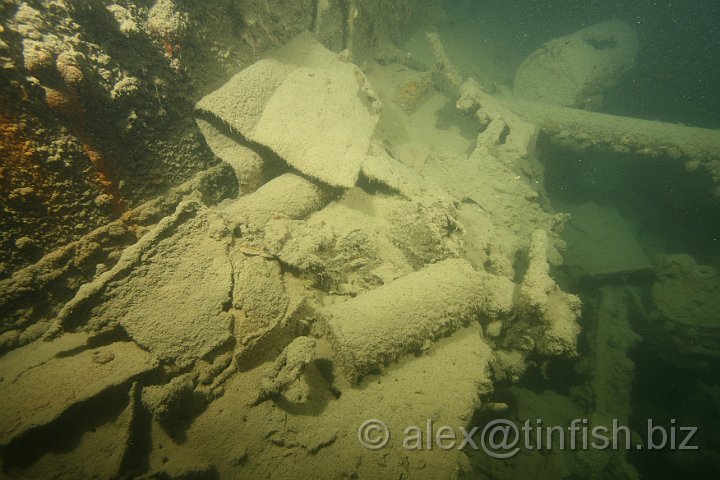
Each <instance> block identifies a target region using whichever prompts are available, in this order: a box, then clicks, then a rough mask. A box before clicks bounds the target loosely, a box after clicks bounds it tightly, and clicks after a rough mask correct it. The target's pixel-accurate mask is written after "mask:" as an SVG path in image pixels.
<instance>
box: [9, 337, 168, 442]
mask: <svg viewBox="0 0 720 480" xmlns="http://www.w3.org/2000/svg"><path fill="white" fill-rule="evenodd" d="M25 348H32V345H31V346H28V347H25ZM156 366H157V361H156V359H155V357H153V356H152V355H150V354H149V353H147V352H145V351H143V350H142V349H141V348H139V347H138V346H137V345H136V344H134V343H131V342H117V343H113V344H110V345H106V346H103V347H99V348H96V349H88V350H84V351H82V352H80V353H78V354H76V355H72V356H68V357H56V358H53V359H51V360H49V361H47V362H45V363H42V364H41V365H37V366H35V367H32V368H29V369H28V370H26V371H25V372H23V373H22V374H21V375H19V376H18V377H17V378H16V379H15V381H13V382H4V383H3V384H2V385H1V386H0V405H2V406H3V408H2V409H0V445H8V444H9V443H10V442H11V441H12V440H13V439H15V438H18V437H20V436H21V435H22V434H24V433H25V432H28V431H29V430H31V429H33V428H36V427H40V426H43V425H47V424H49V423H51V422H53V421H54V420H56V419H57V418H59V417H60V416H61V415H62V414H63V413H64V412H65V411H67V410H68V409H69V408H70V407H72V406H74V405H77V404H79V403H82V402H84V401H86V400H89V399H92V398H94V397H96V396H98V395H100V394H101V393H103V392H106V391H107V390H109V389H111V388H113V387H117V386H119V385H122V384H124V383H127V382H129V381H130V380H132V379H133V378H136V377H137V376H139V375H141V374H143V373H146V372H149V371H151V370H153V369H154V368H155V367H156Z"/></svg>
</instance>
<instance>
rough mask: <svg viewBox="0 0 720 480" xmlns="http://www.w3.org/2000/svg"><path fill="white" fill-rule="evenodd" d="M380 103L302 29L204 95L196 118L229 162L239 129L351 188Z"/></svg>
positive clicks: (352, 70) (354, 70) (361, 79)
mask: <svg viewBox="0 0 720 480" xmlns="http://www.w3.org/2000/svg"><path fill="white" fill-rule="evenodd" d="M380 108H381V104H380V102H379V101H378V100H377V98H376V97H375V94H374V93H373V92H372V89H371V88H370V85H369V83H368V82H367V79H366V78H365V76H364V75H363V73H362V71H361V70H360V69H359V68H358V67H356V66H355V65H353V64H351V63H346V62H342V61H341V60H339V59H338V57H337V55H336V54H334V53H333V52H331V51H329V50H327V49H326V48H325V47H323V46H322V45H321V44H319V43H318V42H317V41H316V40H315V39H314V38H313V37H312V35H311V34H309V33H305V34H301V35H299V36H297V37H296V38H295V39H294V40H293V41H291V42H290V43H288V44H287V45H285V46H283V47H282V48H280V49H279V50H277V51H276V52H275V53H273V54H272V55H271V56H270V57H269V58H266V59H264V60H260V61H259V62H257V63H255V64H253V65H251V66H250V67H248V68H246V69H245V70H243V71H242V72H240V73H238V74H237V75H235V76H234V77H233V78H231V79H230V80H229V81H228V82H227V83H226V84H225V85H223V86H222V87H221V88H219V89H218V90H216V91H215V92H213V93H211V94H209V95H207V96H206V97H204V98H203V99H201V100H200V101H199V102H198V104H197V106H196V116H197V117H198V118H199V119H200V120H201V122H199V126H200V128H201V130H202V131H203V133H204V134H205V138H206V140H207V141H208V144H209V145H210V147H211V148H212V149H213V150H214V151H215V153H216V154H217V155H218V156H220V158H223V159H224V160H225V159H226V158H227V161H229V162H231V163H232V162H233V160H232V158H233V157H235V155H233V153H232V149H228V145H227V138H228V137H229V136H232V135H233V134H234V135H235V136H237V134H239V135H240V136H242V137H243V139H244V140H245V141H249V142H250V143H255V144H260V145H262V146H264V147H268V148H270V149H271V150H272V151H274V152H275V153H276V154H278V155H279V156H280V157H282V158H283V159H284V160H285V161H287V162H288V163H289V164H290V165H292V166H293V167H295V168H297V169H298V170H300V171H301V172H302V173H304V174H306V175H309V176H311V177H313V178H315V179H318V180H320V181H322V182H324V183H326V184H329V185H332V186H340V187H352V186H354V185H355V182H356V181H357V178H358V175H359V173H360V168H361V163H362V161H363V159H364V156H365V155H366V154H367V152H368V149H369V147H370V140H371V138H372V135H373V131H374V130H375V125H376V124H377V121H378V118H379V113H380ZM213 129H218V130H220V131H222V132H223V134H224V136H223V135H220V136H218V135H216V134H214V132H213ZM218 139H221V140H222V141H221V142H218V141H217V140H218ZM238 148H244V147H243V146H242V145H241V144H240V143H238Z"/></svg>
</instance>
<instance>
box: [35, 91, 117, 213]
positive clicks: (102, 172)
mask: <svg viewBox="0 0 720 480" xmlns="http://www.w3.org/2000/svg"><path fill="white" fill-rule="evenodd" d="M43 88H44V89H45V103H46V104H47V106H48V107H50V109H51V110H52V111H54V112H55V113H57V114H58V115H60V116H62V117H64V118H65V119H66V120H68V123H69V125H70V127H71V129H72V131H73V133H74V134H75V136H76V137H77V139H78V140H80V143H81V144H82V147H83V151H84V152H85V155H86V156H87V158H88V160H90V162H91V163H92V164H93V166H94V167H95V172H96V173H95V180H96V182H97V183H98V185H99V186H100V189H101V191H102V192H103V194H105V195H106V196H107V198H109V199H110V202H109V203H110V204H111V205H112V206H113V210H115V213H116V214H118V215H120V214H122V213H123V212H124V211H125V206H124V202H123V201H122V200H121V197H120V194H119V192H118V191H117V189H116V188H115V186H114V184H113V182H112V181H111V180H110V176H109V175H108V169H107V165H106V163H105V161H104V159H103V154H102V152H101V151H100V148H99V146H98V145H97V142H96V141H95V140H93V138H92V135H91V134H89V133H88V132H87V130H86V128H85V111H84V109H83V106H82V102H81V100H80V96H79V95H78V92H77V90H76V89H74V88H68V89H64V90H56V89H54V88H49V87H43Z"/></svg>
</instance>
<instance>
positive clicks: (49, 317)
mask: <svg viewBox="0 0 720 480" xmlns="http://www.w3.org/2000/svg"><path fill="white" fill-rule="evenodd" d="M592 28H593V27H590V29H589V30H584V31H581V32H579V33H578V34H576V36H577V38H581V39H582V38H585V39H587V38H590V37H592V38H593V39H594V40H593V42H595V46H593V42H588V41H585V44H590V47H592V48H595V49H596V50H598V51H600V52H603V54H604V53H608V51H609V50H613V49H614V48H615V47H613V45H614V44H612V42H610V43H607V41H606V40H603V38H596V37H597V36H600V37H601V36H602V35H601V34H602V32H608V31H610V32H611V33H610V35H615V36H618V38H619V39H620V40H618V41H619V42H620V43H621V44H622V45H623V46H624V47H627V42H630V44H632V42H633V40H632V35H629V34H628V33H627V31H626V30H624V27H622V26H619V25H618V24H616V23H610V24H609V25H601V26H600V27H595V29H594V30H593V29H592ZM573 38H576V37H573ZM613 38H615V37H613ZM428 40H429V42H430V45H431V46H432V49H433V52H434V55H435V65H434V66H433V68H432V70H431V71H428V72H422V73H421V75H422V78H425V79H429V82H430V83H431V84H432V87H429V88H436V89H439V90H442V91H444V92H446V93H447V94H448V95H449V96H450V97H451V98H454V99H456V106H457V109H458V110H460V111H462V112H464V113H465V114H466V115H474V117H475V118H476V119H477V121H478V123H479V128H478V130H479V134H478V137H477V141H476V142H475V145H474V147H473V149H472V151H471V152H470V153H469V154H467V155H458V154H451V153H448V152H442V151H433V152H430V154H429V155H427V157H426V158H425V159H424V163H423V164H422V165H421V166H420V167H419V168H417V166H415V165H409V164H408V163H404V162H402V161H399V160H398V159H397V158H395V157H396V156H397V155H398V154H397V152H394V151H393V148H392V146H390V145H387V144H386V143H383V142H381V141H379V140H378V139H377V138H376V137H375V132H376V129H377V128H379V127H378V125H379V123H380V122H381V119H382V116H383V115H386V114H388V110H390V109H392V108H398V107H396V106H392V105H389V103H388V99H386V98H384V97H383V96H382V95H381V94H380V92H379V91H378V92H376V91H375V89H374V87H373V86H371V81H370V80H369V79H368V76H366V74H365V73H364V72H363V71H362V70H361V69H360V68H359V67H358V66H356V65H355V64H353V63H352V62H351V61H350V59H351V55H350V54H349V52H348V51H343V52H341V53H340V54H337V53H334V52H331V51H330V50H328V49H326V48H325V47H324V46H322V45H321V44H320V43H318V42H317V40H316V39H315V37H314V36H313V35H311V34H309V33H305V34H300V35H299V36H297V37H295V38H294V39H293V40H292V41H290V42H289V43H287V44H286V45H284V46H282V47H280V48H279V49H277V50H276V51H274V52H272V53H270V54H269V55H268V56H266V57H265V58H263V59H261V60H259V61H257V62H255V63H253V64H252V65H251V66H249V67H247V68H245V69H244V70H242V71H241V72H240V73H238V74H236V75H235V76H234V77H232V78H231V79H230V80H229V81H228V82H226V83H225V84H224V85H222V86H221V87H220V88H218V89H217V90H215V91H214V92H212V93H209V94H208V95H206V96H205V97H204V98H202V99H201V100H200V101H199V102H198V103H197V105H196V108H195V121H196V122H197V125H198V127H199V128H200V131H201V132H202V134H203V136H204V138H205V141H206V142H207V144H208V145H209V146H210V148H211V149H212V151H213V152H214V153H215V155H217V157H218V158H219V159H221V160H222V162H221V163H219V164H217V165H215V166H213V167H211V168H209V169H207V170H205V171H202V172H200V173H199V174H197V175H196V176H195V177H194V178H193V179H192V180H190V181H188V182H186V183H184V184H182V185H180V186H176V187H174V188H172V189H170V190H169V191H168V192H167V193H166V194H165V195H163V196H161V197H159V198H156V199H154V200H151V201H149V202H147V203H144V204H142V205H140V206H138V207H136V208H133V209H131V210H129V211H127V212H126V213H125V214H124V215H123V216H122V218H120V219H118V220H116V221H114V222H112V223H110V224H108V225H107V226H104V227H101V228H98V229H96V230H95V231H93V232H92V233H90V234H88V235H85V236H83V237H82V238H80V239H78V240H77V241H74V242H72V243H70V244H68V245H66V246H64V247H62V248H60V249H58V250H56V251H54V252H52V253H50V254H47V255H45V256H44V257H43V258H42V259H40V260H39V261H38V262H36V263H34V264H33V265H30V266H27V267H25V268H22V269H20V270H18V271H17V272H15V273H13V274H12V275H11V276H10V277H9V278H7V279H5V280H2V281H1V282H0V310H2V312H3V313H2V318H3V323H2V326H1V327H0V333H1V334H2V336H1V339H2V343H0V348H1V349H2V351H3V355H2V357H0V365H1V366H2V367H1V368H0V371H1V372H2V383H1V384H0V404H2V405H3V409H2V411H0V445H1V446H2V456H3V462H4V469H5V471H6V472H7V473H9V474H13V473H16V474H18V475H23V474H25V473H28V472H29V473H33V472H35V473H36V474H37V472H42V471H43V469H52V470H53V471H56V472H57V471H63V472H65V473H67V474H70V475H72V474H73V473H74V474H77V475H80V476H82V475H87V474H95V475H99V476H100V477H105V478H110V477H114V476H115V477H122V476H131V475H136V474H137V475H140V474H145V475H147V478H200V477H202V478H212V477H213V476H219V477H221V478H225V477H226V476H229V477H230V478H232V476H233V475H242V472H248V474H254V475H260V474H273V476H281V475H286V476H287V477H288V478H298V477H300V476H302V475H303V474H304V473H307V472H312V471H326V472H331V473H332V472H334V473H335V474H336V476H341V475H347V476H353V475H355V476H363V475H368V476H373V475H378V474H379V473H378V472H382V473H383V475H385V474H388V476H389V475H390V474H389V473H388V472H392V474H393V475H395V476H401V475H410V476H411V477H412V478H441V477H442V478H452V477H455V476H459V475H461V474H462V473H463V472H465V473H467V472H469V471H471V470H472V466H471V465H470V464H469V462H468V458H467V456H466V455H465V453H463V452H462V451H458V450H455V451H443V450H439V451H438V450H434V451H430V450H429V451H422V452H417V455H408V452H406V451H405V450H403V448H402V445H401V444H400V443H399V440H397V439H392V440H391V443H390V444H389V445H388V446H387V447H386V450H384V455H382V456H379V455H376V452H374V451H370V450H367V449H364V448H362V446H361V445H359V444H358V441H357V436H356V429H357V425H358V424H359V423H360V421H362V420H363V419H366V418H381V419H383V420H384V421H386V422H387V424H388V425H413V424H415V423H417V421H418V420H417V419H418V418H432V419H434V420H435V421H436V423H437V424H442V425H468V424H469V423H470V422H471V420H472V419H473V415H475V414H476V413H477V412H482V411H503V410H504V409H506V408H507V405H503V404H500V403H489V402H488V400H487V399H488V398H489V395H490V393H491V392H492V390H493V383H495V382H503V381H507V382H514V381H517V380H518V379H519V378H521V377H522V376H523V374H524V372H525V371H526V370H527V369H528V368H529V366H531V365H537V364H538V363H541V362H546V361H548V360H549V359H552V358H558V357H575V356H577V353H578V352H577V348H578V345H577V341H578V335H579V334H580V327H579V324H578V319H579V316H580V311H581V303H580V300H579V298H578V297H576V296H575V295H572V294H570V293H567V292H564V291H563V290H562V289H561V288H560V287H559V286H558V284H557V283H556V281H555V280H553V278H552V277H551V275H550V267H551V265H558V264H560V263H561V262H562V255H561V252H562V250H563V246H564V245H563V241H562V240H561V239H560V233H561V231H562V228H563V226H564V224H565V223H566V222H567V221H568V215H566V214H564V213H555V212H553V211H552V210H551V209H550V207H549V204H548V203H547V199H546V197H545V194H544V192H543V191H542V175H543V172H542V166H541V164H540V163H539V161H538V159H537V156H536V154H535V151H534V149H535V144H536V141H537V138H538V136H539V135H541V134H543V135H546V136H548V137H549V138H551V139H552V140H554V141H557V142H559V143H561V144H563V145H565V146H567V147H569V148H572V149H578V150H585V149H596V148H601V149H608V150H615V151H621V152H632V153H634V154H637V155H646V156H652V157H657V158H658V161H670V160H677V161H683V162H685V163H686V164H687V166H688V168H690V169H701V170H705V171H707V172H708V174H709V176H710V177H711V178H712V180H713V181H714V182H715V184H716V185H718V188H720V132H716V131H711V130H705V129H700V128H692V127H685V126H678V125H670V124H665V123H660V122H651V121H644V120H636V119H630V118H619V117H616V116H610V115H604V114H599V113H593V112H590V111H585V110H579V109H576V108H574V107H578V106H582V104H583V103H584V102H585V101H586V99H587V98H590V97H592V96H593V95H595V94H597V93H599V92H600V91H601V90H602V88H603V87H604V86H605V85H606V83H607V82H609V81H611V80H612V78H613V77H615V76H617V75H619V74H620V73H622V71H624V70H625V69H627V68H629V66H628V64H626V63H623V62H626V61H627V58H626V57H622V56H621V60H618V59H617V58H612V57H610V56H608V57H603V59H601V61H603V62H606V65H610V66H614V67H613V68H614V69H613V68H609V69H605V70H603V72H604V73H603V75H606V77H605V78H600V79H599V80H598V78H581V79H579V80H578V78H577V77H573V75H572V72H562V71H561V70H555V71H554V75H556V76H562V74H563V73H567V78H571V79H575V80H576V81H577V82H576V83H575V84H573V86H572V88H575V90H576V92H577V94H578V95H577V97H576V98H571V99H561V100H558V99H557V98H551V99H549V100H548V99H547V98H543V93H542V92H539V90H538V89H537V88H533V87H532V86H530V85H529V84H528V82H529V81H528V80H527V78H537V75H532V74H527V75H525V74H523V73H522V69H525V70H530V71H531V70H532V69H533V68H535V67H537V65H538V64H542V63H543V61H545V62H546V63H544V65H545V66H546V67H547V65H548V63H547V58H546V57H543V51H548V49H557V48H558V46H557V44H554V43H552V42H550V43H548V44H547V45H545V46H544V47H543V49H541V50H539V51H538V53H536V54H535V55H534V57H531V58H530V59H528V63H527V64H526V65H524V66H523V67H521V69H520V70H519V73H518V79H522V80H518V82H517V84H516V88H517V89H518V91H517V92H516V93H517V95H516V96H514V97H510V96H504V95H495V94H491V93H488V92H487V91H486V90H485V89H483V88H482V87H481V85H480V84H479V83H478V82H476V81H475V80H473V79H464V78H463V77H462V76H461V74H460V72H459V70H458V69H457V68H455V67H454V66H453V65H452V63H451V62H450V60H449V58H448V56H447V55H446V53H445V51H444V49H443V46H442V43H441V40H440V38H439V36H438V35H437V34H429V36H428ZM563 44H567V42H563ZM585 44H583V48H587V46H586V45H585ZM630 50H632V48H630ZM625 52H626V53H627V49H626V50H625ZM170 54H172V52H171V53H170ZM631 56H632V54H631ZM533 58H534V60H533ZM399 60H402V57H400V58H399ZM630 63H631V60H630ZM559 72H560V73H559ZM521 84H522V85H523V88H519V87H518V85H521ZM572 88H571V87H569V86H568V85H565V86H563V91H564V92H568V91H570V90H572ZM521 90H522V91H521ZM399 91H400V92H405V93H407V92H408V91H409V90H408V89H407V88H405V89H403V85H401V86H400V89H399ZM413 91H415V90H413ZM528 92H532V93H528ZM416 93H417V94H418V95H421V94H422V89H420V91H417V92H416ZM548 95H550V96H552V95H551V93H548ZM403 99H404V100H408V97H407V95H405V96H404V97H403ZM409 100H411V101H412V100H413V99H412V98H410V99H409ZM414 100H417V99H414ZM545 100H547V101H545ZM543 102H544V103H543ZM478 178H480V180H478ZM518 259H522V260H523V261H522V262H520V263H518ZM680 260H683V261H682V262H681V261H680ZM666 263H667V264H666V265H665V266H664V267H662V268H665V269H666V270H673V269H675V270H677V268H678V267H677V265H682V269H683V271H684V272H685V273H686V274H687V276H688V278H696V276H695V274H694V272H696V270H697V266H695V265H694V263H693V262H692V260H691V259H690V260H687V259H675V261H673V260H672V259H671V260H668V261H667V262H666ZM642 268H650V269H651V268H652V267H651V266H650V265H643V267H642ZM659 268H660V267H659ZM667 278H668V282H669V283H664V284H663V283H660V284H658V285H659V286H658V288H659V289H666V290H667V289H670V290H676V289H677V288H678V285H672V283H673V282H675V283H678V284H682V281H681V279H680V278H679V277H678V275H669V276H668V277H667ZM704 278H706V277H704ZM714 285H715V290H713V291H707V292H704V293H703V295H705V296H706V301H705V303H703V308H706V309H708V311H709V309H710V307H711V305H709V303H710V302H712V298H714V299H715V300H714V303H715V304H716V305H717V299H718V298H720V295H717V293H718V291H719V290H720V289H719V287H718V286H717V284H714ZM682 288H690V287H682ZM706 288H709V287H706ZM624 295H627V293H626V292H623V291H621V290H618V289H613V288H608V289H607V290H606V291H605V292H604V293H603V296H602V300H601V303H603V304H606V306H607V309H606V310H605V314H604V315H605V318H604V319H600V320H597V321H596V323H597V325H596V326H595V337H596V338H595V340H596V344H597V345H596V348H595V349H594V350H593V351H594V357H593V358H592V359H590V360H589V361H590V362H591V363H592V362H595V363H596V364H598V365H604V366H608V365H610V364H612V365H614V366H615V367H614V369H613V370H612V372H610V373H606V374H597V375H595V376H594V378H593V380H592V382H591V383H590V384H589V387H588V389H589V393H588V396H589V397H592V398H593V401H592V402H591V405H592V406H591V408H590V411H589V412H585V415H586V416H588V417H589V418H592V419H594V420H597V421H603V420H606V419H607V418H609V417H608V416H609V415H612V416H614V417H616V418H620V419H622V417H623V415H625V420H627V416H628V415H629V410H628V409H629V407H628V402H627V400H628V395H629V391H628V389H629V384H630V383H631V382H632V364H631V363H628V361H627V358H626V353H627V350H628V349H629V348H631V347H632V345H633V344H634V342H635V341H636V337H635V336H634V335H633V334H632V333H630V334H628V335H626V336H622V335H619V334H618V332H620V331H626V330H630V329H629V327H628V325H627V312H624V311H623V310H622V307H618V305H619V304H621V302H619V301H617V297H618V296H624ZM670 303H672V302H670ZM673 308H674V307H673V306H672V305H668V306H667V311H670V312H671V313H670V316H671V318H675V319H677V321H678V322H681V323H682V322H686V323H687V324H691V323H692V321H693V320H691V319H688V317H687V316H686V317H683V316H682V315H679V314H678V313H677V312H675V311H673ZM681 310H682V309H681ZM715 311H717V310H715ZM673 314H674V317H673V316H672V315H673ZM706 323H708V324H707V325H705V326H701V327H698V329H699V330H698V331H701V332H703V334H704V335H706V334H708V333H709V334H710V336H711V337H712V338H715V339H717V338H718V333H720V332H718V327H717V326H714V327H713V326H711V325H709V322H706ZM613 328H614V329H613ZM623 329H626V330H623ZM608 338H612V339H614V340H613V341H609V340H608ZM708 348H709V349H711V348H713V347H711V346H708ZM715 348H716V347H715ZM597 370H598V371H604V370H603V369H602V368H598V369H597ZM63 436H67V437H68V438H69V439H70V440H68V443H69V445H70V448H69V450H68V449H67V448H59V447H58V445H57V443H54V442H55V441H56V438H54V437H59V438H63ZM28 452H29V453H28ZM47 452H52V454H51V455H46V453H47ZM601 453H602V455H598V454H596V453H593V452H590V453H587V454H585V455H583V456H581V457H580V458H579V460H576V461H577V462H579V463H578V464H577V465H575V466H571V467H567V468H568V469H569V470H570V471H580V469H583V468H585V469H591V470H592V471H604V472H608V471H611V472H613V474H614V478H636V472H635V471H634V470H633V468H632V467H631V466H630V465H629V464H628V463H627V461H626V459H625V457H624V454H623V453H622V452H612V453H609V452H601ZM98 458H102V461H101V462H99V463H98V462H97V459H98ZM233 472H236V473H233ZM237 472H240V473H237ZM153 475H155V476H153ZM193 475H195V476H193ZM198 476H200V477H198Z"/></svg>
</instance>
